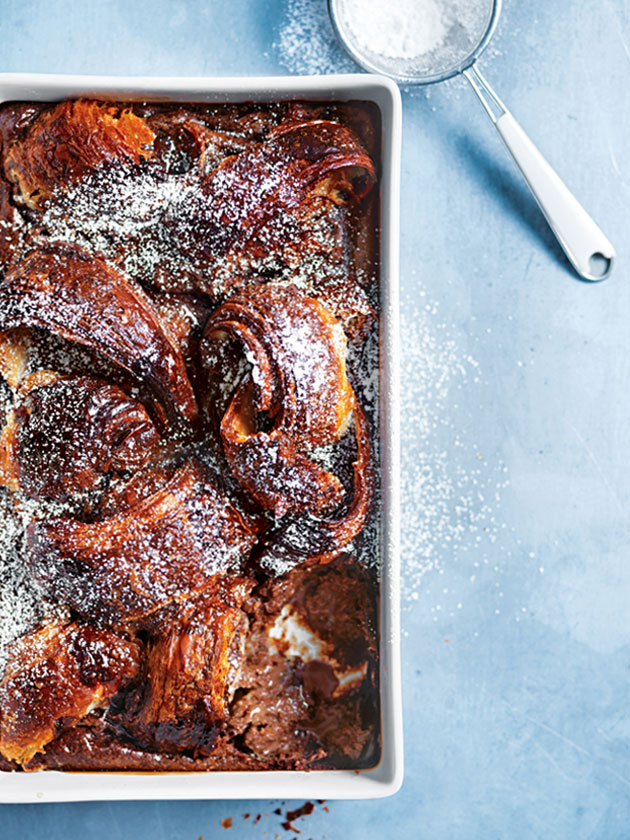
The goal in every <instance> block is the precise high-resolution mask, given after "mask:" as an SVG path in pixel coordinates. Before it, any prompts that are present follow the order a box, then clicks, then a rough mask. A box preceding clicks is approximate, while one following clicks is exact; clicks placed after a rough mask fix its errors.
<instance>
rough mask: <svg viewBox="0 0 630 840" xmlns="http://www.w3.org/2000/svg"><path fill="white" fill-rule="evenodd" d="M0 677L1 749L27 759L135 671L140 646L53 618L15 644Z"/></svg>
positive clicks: (10, 756) (98, 704) (9, 756)
mask: <svg viewBox="0 0 630 840" xmlns="http://www.w3.org/2000/svg"><path fill="white" fill-rule="evenodd" d="M10 655H11V658H10V660H9V664H8V665H7V668H6V671H5V673H4V677H3V679H2V682H0V753H1V754H2V755H3V756H4V757H5V758H7V759H8V760H9V761H16V762H18V763H19V764H25V763H26V762H27V761H29V759H31V758H32V757H33V756H34V755H35V754H36V753H38V752H41V751H42V750H43V749H44V747H45V746H46V744H48V743H49V742H50V741H52V740H53V738H55V737H56V735H57V734H58V733H59V732H60V731H62V730H63V729H64V728H68V727H71V726H74V725H75V724H76V723H77V722H78V721H79V720H81V718H83V717H84V716H85V715H86V714H87V713H88V712H90V711H91V710H92V709H95V708H99V707H101V706H107V704H108V700H109V698H110V697H112V696H113V695H114V694H116V693H117V692H118V691H119V690H120V688H122V686H123V685H125V684H126V683H128V682H129V681H130V680H131V679H132V678H133V677H134V676H135V674H136V672H137V670H138V665H139V662H140V647H139V645H138V644H137V643H136V642H132V641H129V640H128V639H127V638H125V637H123V636H118V635H115V634H114V633H111V632H109V631H107V630H99V629H96V628H94V627H90V626H87V625H80V624H76V623H64V622H62V621H53V622H51V623H49V624H46V625H44V626H43V627H41V628H39V629H38V630H35V631H33V632H32V633H29V634H28V635H27V636H23V637H22V638H21V639H18V640H17V641H16V642H14V643H13V645H12V646H11V649H10Z"/></svg>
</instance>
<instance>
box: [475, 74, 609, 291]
mask: <svg viewBox="0 0 630 840" xmlns="http://www.w3.org/2000/svg"><path fill="white" fill-rule="evenodd" d="M464 76H466V78H467V79H468V81H469V82H470V84H471V85H472V88H473V90H474V91H475V93H476V94H477V96H478V97H479V99H480V100H481V104H482V105H483V107H484V108H485V110H486V112H487V114H488V116H489V117H490V119H491V120H492V122H493V123H494V125H495V128H496V129H497V131H498V132H499V135H500V136H501V138H502V140H503V142H504V143H505V145H506V146H507V148H508V150H509V152H510V154H511V155H512V157H513V158H514V161H515V163H516V165H517V166H518V168H519V169H520V170H521V173H522V175H523V177H524V178H525V181H526V182H527V184H528V186H529V188H530V190H531V191H532V194H533V196H534V198H535V199H536V201H537V202H538V205H539V207H540V209H541V210H542V212H543V213H544V215H545V218H546V219H547V221H548V222H549V225H550V227H551V229H552V230H553V232H554V233H555V235H556V238H557V239H558V242H559V243H560V245H561V246H562V249H563V250H564V252H565V254H566V255H567V257H568V258H569V260H570V262H571V264H572V265H573V267H574V268H575V270H576V271H577V273H578V274H579V275H580V276H581V277H583V278H584V279H585V280H603V279H604V278H605V277H608V275H609V274H610V272H611V271H612V267H613V263H614V261H615V256H616V254H615V249H614V248H613V246H612V245H611V243H610V241H609V240H608V239H607V237H606V236H605V235H604V233H603V232H602V230H601V229H600V228H599V227H598V226H597V225H596V224H595V222H594V221H593V219H591V217H590V216H589V215H588V213H587V212H586V210H585V209H584V208H583V207H582V205H581V204H580V203H579V201H578V200H577V199H576V198H575V196H574V195H573V193H571V192H570V190H569V189H568V188H567V186H566V185H565V184H564V182H563V181H562V180H561V179H560V177H559V176H558V174H557V173H556V172H555V171H554V170H553V169H552V168H551V166H550V165H549V164H548V163H547V161H546V160H545V158H544V157H543V156H542V155H541V153H540V152H539V151H538V149H537V148H536V146H535V145H534V144H533V143H532V141H531V140H530V139H529V137H528V136H527V134H525V132H524V131H523V129H522V128H521V127H520V125H519V124H518V123H517V122H516V120H515V119H514V117H513V116H512V114H511V113H510V112H509V111H508V109H507V108H506V107H505V105H504V104H503V103H502V102H501V100H500V99H499V97H498V96H497V95H496V93H495V92H494V91H493V90H492V88H491V87H490V85H489V84H488V83H487V82H486V80H485V79H484V78H483V76H482V75H481V73H480V72H479V70H478V69H477V67H476V66H475V65H474V64H473V65H472V67H470V68H468V69H467V70H464Z"/></svg>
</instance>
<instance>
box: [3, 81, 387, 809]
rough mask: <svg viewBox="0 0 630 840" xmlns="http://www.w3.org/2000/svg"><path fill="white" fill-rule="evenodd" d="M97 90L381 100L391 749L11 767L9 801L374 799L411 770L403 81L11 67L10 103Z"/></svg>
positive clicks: (6, 786)
mask: <svg viewBox="0 0 630 840" xmlns="http://www.w3.org/2000/svg"><path fill="white" fill-rule="evenodd" d="M78 96H92V97H95V98H104V97H107V98H110V99H111V98H115V99H117V100H119V101H179V102H244V101H282V100H288V99H302V100H307V101H308V100H330V101H348V100H351V99H362V100H367V101H370V102H374V103H375V104H376V105H377V107H378V108H379V111H380V113H381V161H380V163H381V179H380V208H381V230H380V237H381V265H380V280H379V282H380V291H381V316H380V317H381V324H380V338H379V341H380V370H379V442H380V461H381V463H380V466H381V522H380V524H381V558H382V563H381V579H380V584H381V586H380V598H379V621H380V645H379V670H380V699H381V740H382V752H381V760H380V762H379V764H378V765H377V766H376V767H375V768H373V769H371V770H361V771H356V770H308V771H296V770H278V771H260V770H256V771H241V770H233V771H199V772H195V771H189V772H185V773H178V772H164V773H160V772H133V771H126V772H112V771H93V772H92V771H80V772H71V771H54V770H46V771H39V772H34V773H12V772H1V771H0V802H2V803H27V802H80V801H106V800H155V799H274V798H278V797H280V798H282V799H296V798H302V797H306V798H311V799H312V798H315V799H367V798H379V797H384V796H390V795H392V794H394V793H396V792H397V791H398V790H399V788H400V786H401V785H402V779H403V730H402V696H401V670H400V541H399V533H400V499H399V496H400V464H399V461H400V455H399V452H400V430H399V418H400V408H399V401H400V393H399V391H400V389H399V359H400V351H399V321H398V318H399V315H398V271H399V230H400V219H399V215H400V210H399V205H400V154H401V134H402V108H401V98H400V91H399V89H398V87H397V86H396V84H395V83H394V82H392V81H391V80H390V79H387V78H385V77H384V76H375V75H369V74H344V75H329V76H242V77H225V78H221V77H163V76H91V75H66V74H43V73H0V103H2V102H7V101H12V100H22V101H57V100H60V99H64V98H67V97H78Z"/></svg>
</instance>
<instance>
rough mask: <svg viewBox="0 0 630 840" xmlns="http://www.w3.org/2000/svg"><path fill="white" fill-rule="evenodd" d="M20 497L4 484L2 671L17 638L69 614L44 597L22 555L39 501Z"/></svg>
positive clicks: (0, 502)
mask: <svg viewBox="0 0 630 840" xmlns="http://www.w3.org/2000/svg"><path fill="white" fill-rule="evenodd" d="M17 501H18V503H17V504H16V503H15V502H16V499H13V498H11V495H10V494H9V492H8V491H7V490H4V488H0V523H1V527H0V675H2V673H3V672H4V669H5V666H6V664H7V661H8V647H9V645H10V644H11V643H12V642H13V641H15V640H16V639H17V638H19V637H20V636H23V635H24V634H25V633H28V632H29V631H31V630H33V629H34V628H35V627H36V626H37V625H38V624H40V623H41V621H42V620H43V619H44V618H52V617H54V616H56V615H62V614H65V610H64V609H63V608H61V607H56V606H54V605H53V604H51V603H49V602H47V601H44V600H42V594H41V592H40V591H39V589H38V588H37V586H36V584H35V583H34V582H33V579H32V578H31V576H30V574H29V572H28V570H27V568H26V565H25V563H24V561H23V559H22V556H21V555H22V551H21V546H22V541H23V539H24V529H25V528H26V525H27V524H28V522H29V521H30V520H31V518H32V516H33V512H34V510H35V509H36V507H37V505H36V504H35V503H33V502H29V501H28V500H26V499H24V498H23V497H21V498H20V499H19V500H17Z"/></svg>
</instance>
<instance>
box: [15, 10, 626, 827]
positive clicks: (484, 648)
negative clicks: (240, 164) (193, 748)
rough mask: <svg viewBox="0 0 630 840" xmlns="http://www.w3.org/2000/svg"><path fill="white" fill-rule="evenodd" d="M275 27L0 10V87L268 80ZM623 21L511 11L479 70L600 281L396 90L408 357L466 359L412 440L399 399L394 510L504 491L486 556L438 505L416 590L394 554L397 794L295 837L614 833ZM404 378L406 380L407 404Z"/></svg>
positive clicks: (619, 698)
mask: <svg viewBox="0 0 630 840" xmlns="http://www.w3.org/2000/svg"><path fill="white" fill-rule="evenodd" d="M313 2H318V0H313ZM297 5H300V4H297ZM301 5H302V6H304V2H302V4H301ZM289 7H291V8H296V4H295V3H293V4H291V0H286V2H285V0H273V2H265V3H260V2H256V1H255V0H232V2H230V3H229V4H223V3H220V2H219V0H215V2H214V3H212V2H208V0H188V2H167V0H152V2H146V0H132V1H131V2H129V0H126V1H125V2H122V0H115V2H87V1H86V2H85V3H83V4H79V3H76V2H74V0H57V1H56V2H53V3H50V2H45V1H44V0H39V2H32V0H0V21H1V33H2V50H1V52H0V56H1V60H0V69H2V70H11V71H42V72H47V71H49V72H89V73H120V74H123V73H128V74H132V73H141V74H163V75H166V74H178V75H182V74H183V75H200V74H208V75H212V74H217V75H220V74H237V75H244V74H267V73H281V72H285V68H284V67H283V66H282V63H281V58H282V53H281V50H280V49H279V48H278V47H277V46H276V43H277V41H278V38H279V33H280V31H281V29H282V27H283V26H284V27H286V26H287V13H288V9H289ZM629 24H630V20H629V12H628V4H627V2H626V0H580V2H579V3H576V2H572V1H571V0H554V2H553V3H548V2H545V0H531V2H529V3H520V2H517V0H506V2H505V9H504V14H503V17H502V20H501V21H500V24H499V29H498V32H497V36H496V39H495V42H494V43H493V46H492V47H491V54H490V55H489V56H487V57H486V59H485V60H484V61H482V62H481V65H482V67H485V68H486V70H487V75H488V77H489V78H490V80H491V81H493V82H495V83H496V85H497V87H498V89H499V92H500V94H501V95H502V96H503V97H504V98H505V99H506V101H507V102H508V104H509V105H510V106H511V107H512V109H513V111H514V112H515V114H516V116H517V117H518V118H519V119H520V121H521V122H522V124H523V125H524V127H525V128H526V129H527V130H529V131H530V133H531V134H532V136H533V137H534V139H535V140H536V141H537V142H538V144H539V145H540V147H541V149H542V151H543V152H544V153H545V155H546V156H547V157H548V159H549V160H550V161H551V162H552V163H553V164H554V165H555V166H556V167H557V168H558V171H559V172H560V174H561V175H562V176H563V177H564V178H565V179H566V180H567V182H568V183H569V184H570V185H571V187H572V189H573V190H574V191H575V193H576V195H577V196H578V197H579V198H580V200H582V201H583V203H584V204H585V206H586V207H587V208H588V210H589V211H590V212H591V213H592V214H593V215H594V216H595V218H596V219H597V220H598V222H599V223H600V225H601V226H602V228H603V229H604V230H605V231H606V232H607V234H608V236H609V237H610V238H611V240H612V241H613V243H614V244H615V246H616V248H617V252H618V264H617V267H616V270H615V272H614V274H613V276H612V278H611V279H610V280H608V281H606V282H604V283H602V284H600V285H595V284H593V285H589V284H587V283H582V282H580V281H578V280H577V279H576V278H575V277H574V276H573V275H572V274H571V272H570V270H569V269H568V267H567V264H566V262H565V261H564V259H563V257H562V255H561V253H560V252H559V249H558V247H557V246H556V244H555V243H554V241H553V239H552V237H551V235H550V233H549V232H548V230H547V229H546V227H545V223H544V221H543V220H542V217H541V216H540V214H539V213H538V211H537V209H536V207H535V205H534V204H533V200H532V199H531V198H530V196H529V195H528V193H527V191H526V189H525V188H524V187H523V185H522V184H521V183H520V182H519V180H518V178H517V176H516V175H515V173H514V171H513V169H512V167H511V164H510V162H509V160H508V159H507V156H506V154H505V152H504V150H503V149H502V148H501V145H500V142H499V141H498V139H497V138H496V137H495V136H494V135H493V132H492V129H491V127H490V126H489V124H487V121H486V118H485V117H484V115H483V113H482V111H481V109H480V108H478V106H477V105H476V104H475V102H474V97H473V96H472V94H470V93H469V92H468V91H466V90H465V89H464V87H463V84H462V83H459V84H455V85H453V84H450V85H447V86H446V87H441V88H434V89H432V90H431V93H430V97H429V98H427V97H426V96H425V95H424V94H418V93H413V92H412V93H405V94H404V149H403V196H402V219H403V225H402V278H401V280H402V292H403V299H404V301H405V307H404V313H403V315H404V318H403V325H404V334H403V346H409V347H414V346H417V345H418V335H417V331H418V330H419V329H433V330H434V331H435V334H436V335H437V336H438V338H439V337H440V336H441V337H442V338H443V339H444V340H445V341H446V340H448V343H449V346H450V347H452V348H454V349H453V353H454V354H455V356H456V357H458V358H459V357H461V358H462V359H464V358H466V357H468V356H470V357H472V358H473V359H474V360H475V362H476V363H478V368H475V370H478V374H477V375H472V374H470V373H469V374H465V375H462V376H461V377H460V380H459V381H457V382H453V383H452V387H450V388H449V389H448V391H447V392H446V393H445V394H443V395H442V397H441V401H440V403H439V407H438V408H437V409H436V411H435V412H434V413H433V415H432V417H433V419H434V420H436V422H435V423H434V424H433V425H432V428H431V430H430V431H429V433H428V437H427V435H426V430H425V433H423V436H421V435H420V431H419V430H418V429H417V428H416V409H415V407H414V405H413V401H412V400H409V399H407V400H406V401H405V412H404V414H403V429H404V449H403V470H404V474H405V480H404V487H405V494H406V496H405V505H406V510H407V512H408V513H411V511H410V505H411V506H413V504H415V501H414V500H416V499H417V498H422V496H421V495H420V496H418V495H417V493H416V491H417V488H414V480H413V478H412V476H413V473H412V466H413V464H414V462H415V461H416V460H417V457H418V452H419V451H420V449H421V448H422V447H425V446H429V447H431V448H432V450H433V451H438V450H439V449H440V447H443V448H445V449H447V450H448V458H447V462H446V463H447V470H448V469H452V470H453V474H452V475H451V476H450V477H449V476H448V475H447V476H446V478H443V481H446V484H447V487H448V486H456V483H457V481H459V480H460V479H461V475H462V474H464V475H468V476H470V475H471V474H472V470H473V465H474V463H475V461H477V460H478V461H479V462H480V463H483V465H484V469H485V470H486V472H485V473H483V475H485V476H486V479H484V480H485V490H486V491H487V490H488V488H490V489H491V490H492V489H493V488H492V482H493V481H494V479H491V477H492V476H493V475H494V474H495V473H496V474H497V475H498V474H499V473H501V474H502V475H504V476H505V477H506V479H507V481H509V483H508V484H507V486H504V487H501V488H500V492H499V491H498V490H497V492H496V496H495V497H494V498H493V500H492V515H490V514H489V513H486V514H483V515H482V514H481V513H479V517H478V527H479V534H480V539H478V540H477V539H476V538H475V539H473V538H472V536H471V535H472V533H474V529H473V528H472V526H471V522H470V521H468V520H469V519H470V509H468V513H462V512H461V510H460V508H459V507H458V505H457V498H456V494H452V493H451V494H450V495H449V494H448V493H447V496H448V498H447V499H446V500H445V502H444V505H445V507H446V509H447V514H448V517H449V521H450V522H451V525H450V526H449V528H450V530H449V528H446V529H444V528H442V531H441V532H440V539H438V538H437V535H436V538H435V540H434V542H433V543H431V542H430V541H431V535H429V536H428V538H425V543H426V539H428V540H429V543H430V549H431V559H432V560H433V563H434V566H435V568H433V569H432V570H429V571H427V573H426V574H425V575H424V577H423V578H422V580H421V581H418V580H417V568H418V558H413V557H410V556H408V555H407V556H405V557H404V558H403V559H404V566H405V569H406V574H407V579H406V580H405V581H404V590H405V592H406V599H405V609H404V612H403V623H404V630H405V637H404V642H403V654H404V703H405V714H406V717H405V748H406V779H405V783H404V786H403V789H402V791H401V792H400V793H399V794H398V795H397V796H395V797H393V798H392V799H389V800H385V801H378V802H365V803H361V804H357V803H353V802H329V803H327V807H329V811H328V812H327V811H325V810H323V809H322V808H321V807H319V806H318V807H317V809H316V811H315V813H314V814H313V815H312V816H310V817H307V818H305V819H304V820H301V821H298V823H297V826H298V827H299V828H301V829H302V834H301V835H300V836H301V837H303V838H305V840H306V838H314V840H319V838H325V837H327V838H364V837H372V836H382V837H393V836H405V837H422V838H424V837H426V838H431V840H438V838H483V839H484V840H486V839H487V838H495V837H518V838H530V837H532V838H533V837H545V838H572V840H573V839H574V838H576V839H577V838H591V837H592V838H621V837H627V836H629V835H630V716H629V714H628V696H629V691H628V686H629V681H630V617H629V610H628V604H629V602H630V564H629V563H628V559H629V558H630V550H629V546H630V533H629V527H628V522H629V516H628V502H629V499H630V470H628V464H629V462H630V459H629V454H628V450H629V444H630V419H629V418H630V397H629V391H628V383H629V382H630V329H629V328H628V313H629V312H630V285H629V284H628V283H627V282H626V279H627V278H626V264H627V257H628V236H629V234H628V226H629V222H630V211H629V210H628V201H629V198H630V196H629V179H630V124H629V123H630V102H629V101H628V100H629V97H630V85H628V84H627V77H628V71H629V69H630V67H629V64H630V49H629V47H628V45H627V44H626V43H625V41H624V38H626V39H628V40H630V26H629ZM332 60H333V63H334V61H335V54H334V53H333V55H332ZM337 60H338V66H339V67H340V68H341V69H345V68H346V67H347V60H346V59H344V58H343V57H342V56H341V54H337ZM420 292H422V293H423V296H420ZM436 312H437V313H438V314H437V315H436V314H435V313H436ZM427 313H428V314H427ZM466 365H467V366H468V367H470V363H469V362H466ZM413 376H414V373H413V370H412V366H410V365H405V366H404V377H403V390H404V392H408V393H412V394H413V393H415V392H414V383H413V380H412V377H413ZM453 430H456V437H457V439H458V445H457V447H456V449H457V451H455V447H454V448H453V453H452V455H453V457H452V459H451V457H450V456H451V452H450V447H451V446H452V445H453V440H454V431H453ZM449 465H450V466H449ZM504 467H505V468H507V472H505V473H503V472H501V471H502V470H503V468H504ZM455 470H457V475H455ZM449 481H451V485H449ZM496 484H497V487H498V479H497V482H496ZM495 489H496V488H495ZM479 505H481V501H479ZM480 509H481V508H479V510H480ZM477 512H479V511H477ZM472 513H475V511H474V510H473V511H472ZM458 517H460V518H461V519H462V522H459V521H458ZM415 522H417V514H416V516H411V515H409V516H406V517H405V527H407V528H409V527H412V526H413V525H414V523H415ZM458 525H461V528H460V529H459V530H458ZM445 533H446V536H449V534H450V535H451V536H452V537H453V535H456V534H459V536H457V538H456V539H455V538H454V537H453V539H452V540H449V539H443V537H444V534H445ZM462 534H463V536H462ZM416 542H417V541H415V535H413V534H405V545H406V546H413V545H414V544H416ZM468 543H470V544H468ZM450 544H453V547H452V548H449V545H450ZM409 550H410V549H408V551H409ZM438 591H439V592H440V596H439V598H436V592H438ZM410 592H412V593H413V594H415V596H416V599H415V600H413V598H410V597H409V593H410ZM459 604H461V607H459V608H458V605H459ZM438 607H439V609H438ZM446 640H448V643H445V642H446ZM279 804H280V803H266V802H261V803H256V802H235V803H229V802H208V803H168V802H162V803H125V804H119V803H106V804H80V805H44V806H1V809H0V836H1V837H2V838H7V840H18V838H19V839H20V840H22V838H31V837H32V838H40V837H41V838H44V837H46V838H49V840H75V838H77V840H78V838H84V837H89V838H92V840H101V838H102V839H103V840H105V838H107V840H118V838H130V837H133V838H136V840H144V838H147V839H148V838H151V840H155V838H157V840H160V838H168V840H197V838H198V837H200V836H201V837H203V838H204V840H210V838H215V837H225V838H226V840H229V837H231V836H236V837H238V838H262V837H269V838H271V837H274V836H275V837H278V836H281V837H287V839H288V838H291V837H293V836H294V835H293V834H291V833H287V832H285V830H284V829H283V828H282V827H281V818H280V817H278V816H276V815H275V814H273V809H274V808H277V807H278V806H279ZM296 804H299V803H296ZM283 807H284V808H286V807H287V806H286V805H284V806H283ZM246 812H250V813H251V814H252V817H251V818H249V819H245V818H244V814H245V813H246ZM259 812H261V813H262V814H263V816H262V817H261V819H260V821H259V822H258V823H257V824H253V816H255V815H256V814H258V813H259ZM265 814H267V816H265ZM228 816H231V817H232V819H233V822H234V826H233V828H232V829H230V830H228V831H227V833H226V830H225V829H223V828H222V827H221V824H220V821H221V820H222V819H224V818H225V817H228Z"/></svg>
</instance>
